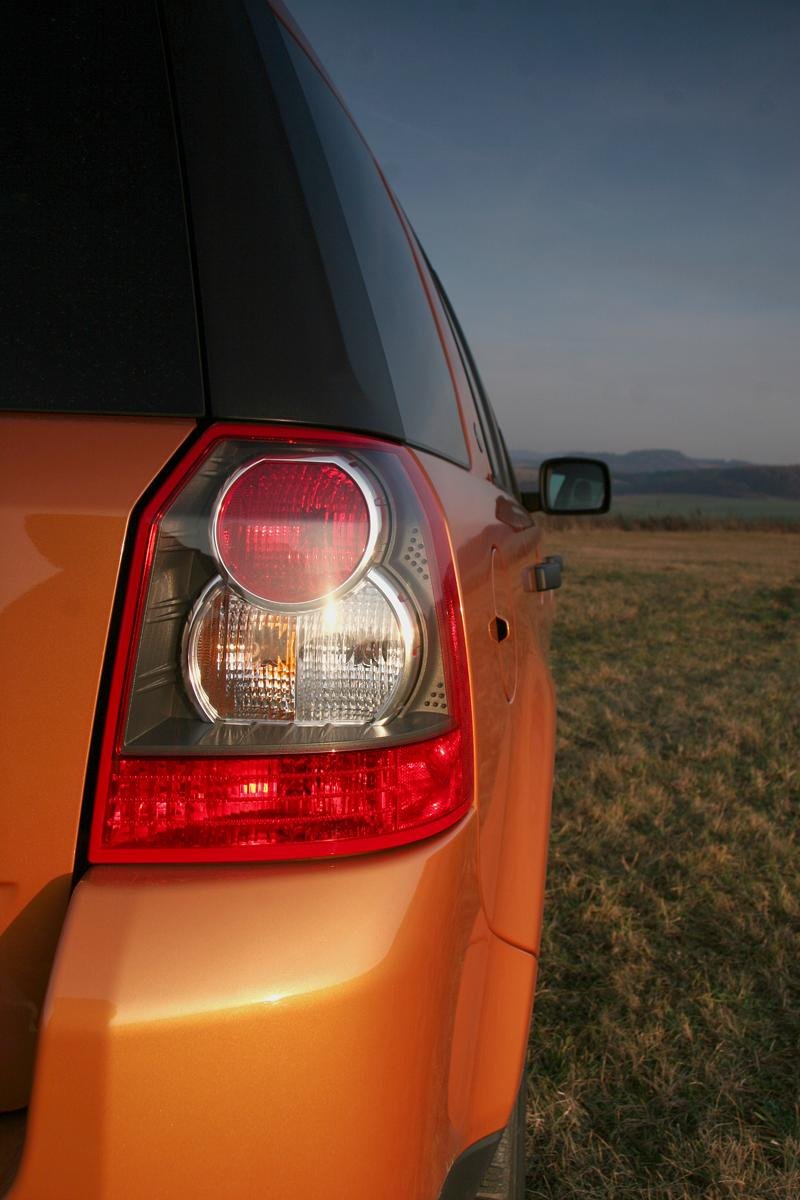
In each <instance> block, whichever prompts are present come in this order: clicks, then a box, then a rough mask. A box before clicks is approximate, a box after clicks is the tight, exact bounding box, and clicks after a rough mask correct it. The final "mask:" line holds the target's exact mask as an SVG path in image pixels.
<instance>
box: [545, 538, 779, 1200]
mask: <svg viewBox="0 0 800 1200" xmlns="http://www.w3.org/2000/svg"><path fill="white" fill-rule="evenodd" d="M549 549H550V550H551V551H552V552H561V553H563V554H564V557H565V562H566V567H567V570H566V574H565V586H564V588H563V589H562V592H561V593H560V612H559V617H558V622H557V627H556V631H555V636H554V644H553V668H554V673H555V676H556V682H557V685H558V689H559V709H560V731H559V747H558V767H557V783H556V794H555V800H554V822H553V839H552V850H551V859H550V871H549V895H548V903H547V909H546V917H545V924H546V929H545V937H544V944H543V948H542V964H541V972H540V984H539V994H538V999H537V1003H536V1016H535V1021H534V1029H533V1037H532V1040H531V1058H530V1085H529V1103H528V1127H529V1134H530V1144H529V1148H528V1149H529V1158H530V1161H531V1164H532V1165H531V1169H530V1171H529V1175H528V1192H527V1194H528V1196H529V1197H537V1198H547V1200H556V1198H557V1200H566V1197H570V1198H571V1200H578V1198H580V1200H599V1198H600V1197H614V1198H619V1200H634V1197H635V1198H637V1200H645V1198H647V1200H679V1198H688V1197H704V1198H708V1200H734V1198H735V1200H762V1198H763V1200H767V1198H769V1200H790V1198H791V1200H797V1198H798V1197H800V1070H799V1067H798V1063H799V1061H800V953H799V952H800V847H799V846H798V822H799V821H800V805H798V801H799V800H800V699H799V697H800V536H799V535H792V534H786V533H775V534H770V533H752V532H743V531H728V532H724V531H718V532H706V533H668V532H657V533H646V532H619V531H615V530H608V529H596V528H593V529H590V530H585V531H581V532H578V531H571V530H567V531H565V530H561V531H554V532H552V533H551V535H550V546H549Z"/></svg>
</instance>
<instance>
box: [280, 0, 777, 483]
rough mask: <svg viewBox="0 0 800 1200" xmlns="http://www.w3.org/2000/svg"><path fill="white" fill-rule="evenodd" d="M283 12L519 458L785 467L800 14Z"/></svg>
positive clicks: (434, 7)
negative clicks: (374, 169) (410, 238)
mask: <svg viewBox="0 0 800 1200" xmlns="http://www.w3.org/2000/svg"><path fill="white" fill-rule="evenodd" d="M289 4H290V7H291V9H292V12H293V13H294V15H295V17H296V19H297V20H298V22H299V23H300V25H301V26H302V27H303V29H304V30H305V32H306V34H307V35H308V37H309V40H310V41H311V43H312V44H313V45H314V47H315V49H316V50H317V52H318V54H319V56H320V58H321V59H322V60H323V61H324V62H325V64H326V66H327V68H328V70H329V71H330V73H331V75H332V76H333V78H334V79H335V80H336V83H337V85H338V87H339V89H340V91H341V92H342V94H343V96H344V98H345V100H346V101H347V103H348V105H349V106H350V108H351V110H352V111H353V114H354V115H355V117H356V120H357V121H358V122H359V124H360V125H361V128H362V130H363V132H364V134H365V135H366V137H367V139H368V141H369V142H370V144H371V145H372V147H373V149H374V150H375V152H376V154H377V155H378V157H379V159H380V160H381V162H382V164H383V166H384V168H385V170H386V172H387V174H388V176H389V178H390V179H391V182H392V184H393V186H394V188H395V190H396V191H397V193H398V196H399V197H400V200H401V201H402V203H403V205H404V207H405V208H406V210H407V212H408V213H409V216H410V218H411V220H412V222H413V223H414V225H415V227H416V229H417V232H418V234H419V235H420V238H421V240H422V241H423V243H424V244H425V247H426V249H427V251H428V254H429V256H430V257H431V259H432V260H433V262H434V264H435V265H436V267H437V269H438V271H439V274H440V275H441V277H442V279H443V281H444V283H445V286H446V287H447V289H448V291H449V293H450V296H451V299H452V301H453V304H454V306H455V307H456V309H457V310H458V312H459V315H460V317H461V320H462V324H463V325H464V327H465V330H466V332H467V335H468V337H469V339H470V342H471V344H472V346H473V349H474V350H475V352H476V356H477V358H478V361H479V365H480V367H481V370H482V373H483V375H484V377H485V381H486V383H487V386H488V389H489V391H490V393H491V396H492V399H493V402H494V405H495V408H496V409H497V412H498V416H499V417H500V420H501V423H502V425H503V427H504V430H505V432H506V434H507V438H508V440H509V443H510V444H511V445H512V446H513V447H516V448H519V449H539V450H543V451H551V450H558V449H585V450H630V449H638V448H643V447H655V446H664V447H674V448H678V449H682V450H684V451H685V452H686V453H688V454H697V455H704V456H714V457H720V458H722V457H737V458H748V459H753V460H758V461H763V462H789V461H794V462H797V461H800V2H797V0H792V2H786V3H779V2H778V0H751V2H742V0H727V2H718V0H638V2H629V0H605V2H603V0H593V2H585V3H579V2H577V0H541V2H540V0H494V2H490V0H430V2H429V3H422V2H421V0H403V2H402V3H401V2H399V0H398V2H393V3H386V2H383V3H382V2H381V0H372V2H368V0H335V2H332V0H289Z"/></svg>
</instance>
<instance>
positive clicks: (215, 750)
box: [89, 426, 472, 862]
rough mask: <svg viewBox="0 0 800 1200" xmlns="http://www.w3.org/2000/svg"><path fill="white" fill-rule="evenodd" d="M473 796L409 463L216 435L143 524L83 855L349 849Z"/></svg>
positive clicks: (452, 664) (416, 478) (367, 845)
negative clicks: (90, 825)
mask: <svg viewBox="0 0 800 1200" xmlns="http://www.w3.org/2000/svg"><path fill="white" fill-rule="evenodd" d="M471 796H472V745H471V718H470V711H469V686H468V679H467V673H466V656H465V647H464V637H463V628H462V622H461V614H460V608H459V603H458V597H457V590H456V584H455V577H454V572H453V565H452V560H451V555H450V550H449V544H448V540H447V536H446V531H445V528H444V522H443V518H442V516H441V513H440V511H439V509H438V506H437V503H436V500H435V497H433V496H432V494H431V491H430V486H429V484H428V483H427V481H426V479H425V477H424V475H423V473H422V471H421V470H420V468H419V466H418V465H417V462H416V460H415V459H414V457H413V455H412V454H411V453H410V452H409V451H407V450H406V449H404V448H401V447H394V446H389V445H386V444H384V443H380V442H376V441H373V440H372V439H367V438H360V437H355V436H347V437H346V438H345V437H344V436H342V435H335V434H324V433H321V432H319V431H315V432H314V433H308V434H306V433H303V432H302V431H292V433H291V434H287V432H286V430H285V429H284V430H282V431H276V430H265V429H259V430H257V431H254V430H253V429H252V428H249V429H248V428H244V427H236V426H228V427H215V428H212V429H211V430H209V431H208V432H207V433H206V434H205V435H204V436H203V437H202V438H201V439H200V440H199V441H198V442H197V443H196V444H195V446H194V447H193V449H192V451H191V452H190V454H189V455H188V456H187V458H186V459H185V460H184V461H183V462H182V463H181V464H180V466H179V467H178V468H177V470H176V471H175V472H174V473H173V474H172V475H171V476H170V478H169V479H168V480H167V481H166V482H165V483H164V485H163V486H162V488H161V489H160V490H159V493H158V495H157V496H155V497H154V499H153V501H152V502H151V503H150V505H149V506H148V508H147V510H146V511H145V512H144V514H143V516H142V520H141V522H140V525H139V528H138V530H137V533H136V543H135V547H134V554H133V563H132V571H131V576H130V580H129V584H128V593H127V595H126V598H125V606H124V612H123V620H122V630H121V636H120V643H119V646H118V649H117V658H116V662H115V667H114V673H113V678H112V685H111V694H110V703H109V708H108V712H107V714H106V726H105V730H104V736H103V741H102V749H101V756H100V767H99V772H98V784H97V795H96V798H95V808H94V815H93V821H92V831H91V838H90V849H89V858H90V861H92V862H201V861H209V862H214V861H218V862H219V861H232V860H237V861H246V860H267V859H283V858H309V857H319V856H324V855H334V854H353V853H358V852H363V851H367V850H376V849H381V848H383V847H388V846H396V845H402V844H404V843H406V842H410V841H414V840H416V839H418V838H423V837H427V836H429V835H431V834H433V833H436V832H439V831H441V830H442V829H445V828H447V827H448V826H449V825H451V824H453V823H454V822H455V821H457V820H458V819H459V818H460V817H461V816H463V815H464V813H465V812H466V811H467V809H468V808H469V806H470V803H471Z"/></svg>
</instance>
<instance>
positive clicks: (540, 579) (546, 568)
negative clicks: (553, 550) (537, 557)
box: [522, 554, 564, 592]
mask: <svg viewBox="0 0 800 1200" xmlns="http://www.w3.org/2000/svg"><path fill="white" fill-rule="evenodd" d="M563 567H564V560H563V559H562V558H561V556H560V555H558V554H551V555H549V556H548V557H547V558H546V559H544V561H543V562H539V563H534V565H533V566H532V567H525V569H524V570H523V572H522V586H523V588H524V589H525V591H526V592H549V591H552V589H553V588H558V587H561V572H562V569H563Z"/></svg>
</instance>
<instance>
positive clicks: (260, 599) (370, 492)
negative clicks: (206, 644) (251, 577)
mask: <svg viewBox="0 0 800 1200" xmlns="http://www.w3.org/2000/svg"><path fill="white" fill-rule="evenodd" d="M269 462H280V463H285V462H298V463H332V464H333V465H334V466H336V467H338V468H339V469H340V470H341V471H344V473H345V474H346V475H349V476H350V478H351V479H352V480H353V482H354V483H355V484H356V486H357V487H358V490H359V491H360V492H361V494H362V496H363V497H364V501H365V503H366V505H367V513H368V515H369V535H368V537H367V544H366V546H365V548H364V553H363V555H362V556H361V560H360V561H359V563H358V566H357V567H356V568H355V570H354V571H352V572H351V574H350V575H349V576H348V577H347V579H345V581H344V582H343V583H341V584H340V585H339V586H338V587H337V588H334V589H333V591H330V592H326V593H325V594H324V595H322V596H315V597H314V599H312V600H304V601H302V602H301V603H294V604H291V603H286V602H284V601H275V600H269V599H267V598H266V597H264V596H259V595H257V594H256V593H255V592H251V591H249V590H248V589H247V588H245V587H243V586H242V585H241V584H240V583H239V581H238V580H237V579H236V578H235V577H234V576H233V575H232V574H231V573H230V571H228V569H227V567H226V566H225V563H224V562H223V560H222V555H221V554H220V549H219V544H218V542H217V518H218V516H219V511H220V508H221V507H222V502H223V500H224V499H225V497H226V495H227V494H228V492H229V491H230V489H231V488H232V487H233V485H234V484H235V483H236V481H237V479H240V478H241V476H242V475H244V474H245V473H246V472H247V471H250V470H252V468H253V467H257V466H259V464H260V463H269ZM389 528H390V508H389V502H388V500H387V498H386V496H385V495H384V493H383V492H382V491H381V489H380V487H379V485H378V483H377V481H376V480H374V479H373V478H372V476H371V475H369V474H368V473H367V472H366V471H365V470H364V469H363V468H362V467H361V465H360V464H359V463H357V462H354V461H353V459H352V458H348V457H345V456H344V455H341V454H262V455H261V456H260V457H258V458H253V459H251V460H250V461H249V462H246V463H243V464H242V466H240V467H239V468H238V469H237V470H236V471H234V473H233V474H232V475H231V476H230V477H229V478H228V479H226V480H225V483H224V485H223V486H222V488H221V489H220V492H219V494H218V496H217V498H216V500H215V501H214V506H213V508H212V510H211V517H210V520H209V535H208V536H209V542H210V545H211V553H212V554H213V556H214V561H215V562H216V564H217V566H218V568H219V571H220V573H221V575H222V576H223V577H224V578H225V579H226V580H227V581H228V583H229V584H230V585H231V587H233V588H235V590H236V591H237V592H238V593H239V594H240V595H241V596H243V597H244V598H245V599H246V600H248V601H249V602H250V603H251V604H254V605H255V606H256V608H263V609H267V610H268V611H269V612H285V613H300V612H310V611H312V610H313V609H315V608H321V607H322V606H323V605H325V604H327V603H329V602H330V601H331V600H338V599H339V598H340V597H341V596H342V595H344V593H345V592H347V591H350V589H351V588H353V587H354V586H355V584H357V583H358V582H359V580H360V579H362V578H363V577H364V575H366V574H367V572H368V571H369V569H370V567H371V565H372V562H373V560H374V559H375V558H376V556H377V553H378V552H379V551H380V552H382V551H383V549H384V548H385V546H386V545H387V544H388V541H389Z"/></svg>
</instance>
